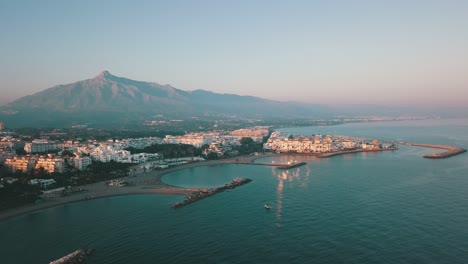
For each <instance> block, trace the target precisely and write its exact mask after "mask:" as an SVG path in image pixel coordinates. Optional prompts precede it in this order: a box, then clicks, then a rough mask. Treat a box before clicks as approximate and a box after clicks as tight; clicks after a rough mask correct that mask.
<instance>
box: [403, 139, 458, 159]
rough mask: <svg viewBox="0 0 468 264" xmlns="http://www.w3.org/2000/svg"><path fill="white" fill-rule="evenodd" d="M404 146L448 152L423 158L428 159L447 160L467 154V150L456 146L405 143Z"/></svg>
mask: <svg viewBox="0 0 468 264" xmlns="http://www.w3.org/2000/svg"><path fill="white" fill-rule="evenodd" d="M402 144H405V145H409V146H416V147H425V148H435V149H444V150H446V151H444V152H440V153H433V154H427V155H424V156H423V157H424V158H426V159H445V158H449V157H452V156H455V155H458V154H462V153H464V152H466V149H462V148H459V147H454V146H445V145H434V144H420V143H413V142H403V143H402Z"/></svg>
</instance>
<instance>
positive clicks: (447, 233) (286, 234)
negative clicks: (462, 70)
mask: <svg viewBox="0 0 468 264" xmlns="http://www.w3.org/2000/svg"><path fill="white" fill-rule="evenodd" d="M279 131H282V132H285V133H290V134H292V135H312V134H322V135H326V134H332V135H349V136H355V137H364V138H376V139H380V140H391V141H409V142H418V143H431V144H446V145H455V146H458V147H462V148H465V149H468V119H447V120H445V119H444V120H412V121H392V122H366V123H348V124H343V125H336V126H323V127H320V126H316V127H299V128H282V129H279ZM432 152H433V150H432V149H428V148H422V147H410V146H404V145H399V149H398V150H395V151H384V152H373V153H355V154H346V155H342V156H335V157H332V158H326V159H318V158H315V157H310V156H298V155H290V156H280V157H274V158H262V159H259V160H258V162H263V163H285V162H288V161H305V162H306V163H307V165H305V166H302V167H297V168H293V169H289V170H280V169H276V168H274V167H269V166H253V165H236V164H224V165H214V166H202V167H196V168H190V169H186V170H182V171H177V172H173V173H171V174H168V175H166V176H164V177H163V181H164V182H166V183H168V184H172V185H177V186H182V187H200V188H202V187H203V188H206V187H219V186H223V185H224V184H225V183H227V182H229V181H230V180H231V179H233V178H237V177H247V178H250V179H252V182H250V183H248V184H246V185H243V186H240V187H238V188H236V189H234V190H229V191H225V192H222V193H219V194H217V195H215V196H212V197H209V198H206V199H204V200H201V201H198V202H195V203H192V204H190V205H188V206H185V207H182V208H178V209H172V208H170V205H171V204H174V203H176V202H179V201H182V200H183V199H184V198H185V197H183V196H175V195H131V196H119V197H108V198H102V199H96V200H90V201H85V202H77V203H71V204H66V205H62V206H57V207H55V208H49V209H45V210H42V211H38V212H34V213H30V214H27V215H23V216H19V217H16V218H12V219H9V220H6V221H2V222H0V234H1V235H0V263H2V264H8V263H15V264H16V263H48V262H50V261H52V260H55V259H57V258H60V257H62V256H64V255H66V254H68V253H71V252H73V251H75V250H76V249H79V248H93V249H95V250H96V251H95V253H94V254H93V255H92V256H91V257H90V258H89V261H88V262H87V263H226V264H228V263H301V264H303V263H450V264H454V263H468V154H467V153H464V154H461V155H458V156H454V157H451V158H448V159H441V160H432V159H425V158H423V157H422V156H423V155H424V154H430V153H432ZM265 204H270V205H271V209H269V210H267V209H265V208H264V205H265Z"/></svg>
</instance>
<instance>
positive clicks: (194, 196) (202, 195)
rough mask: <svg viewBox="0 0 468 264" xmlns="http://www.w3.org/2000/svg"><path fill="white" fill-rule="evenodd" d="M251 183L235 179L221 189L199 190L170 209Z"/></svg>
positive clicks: (242, 179) (246, 180)
mask: <svg viewBox="0 0 468 264" xmlns="http://www.w3.org/2000/svg"><path fill="white" fill-rule="evenodd" d="M251 181H252V180H251V179H247V178H235V179H233V180H232V181H231V182H230V183H226V184H225V185H224V186H223V187H218V188H215V189H206V190H201V191H198V192H194V193H193V194H192V195H190V196H187V199H185V200H184V201H182V202H180V203H176V204H173V205H171V207H172V208H179V207H182V206H184V205H187V204H190V203H193V202H196V201H199V200H201V199H203V198H206V197H209V196H212V195H215V194H217V193H220V192H223V191H225V190H228V189H234V188H236V187H238V186H241V185H244V184H246V183H249V182H251Z"/></svg>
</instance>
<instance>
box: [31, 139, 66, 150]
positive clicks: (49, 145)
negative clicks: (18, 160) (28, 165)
mask: <svg viewBox="0 0 468 264" xmlns="http://www.w3.org/2000/svg"><path fill="white" fill-rule="evenodd" d="M61 148H62V145H61V144H58V143H55V142H49V141H47V140H43V139H35V140H33V141H32V142H30V143H26V144H25V145H24V150H25V151H26V152H27V153H44V152H47V151H51V150H59V149H61Z"/></svg>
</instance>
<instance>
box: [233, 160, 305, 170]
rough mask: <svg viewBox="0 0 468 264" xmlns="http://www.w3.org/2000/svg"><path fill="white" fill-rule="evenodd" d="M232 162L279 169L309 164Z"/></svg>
mask: <svg viewBox="0 0 468 264" xmlns="http://www.w3.org/2000/svg"><path fill="white" fill-rule="evenodd" d="M232 163H235V164H244V165H258V166H270V167H276V168H278V169H291V168H295V167H300V166H303V165H305V164H307V163H306V162H298V163H289V164H275V163H260V162H255V161H235V162H232Z"/></svg>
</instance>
